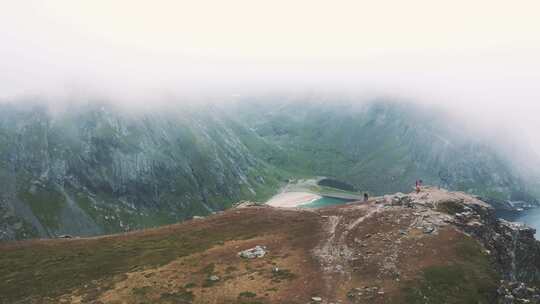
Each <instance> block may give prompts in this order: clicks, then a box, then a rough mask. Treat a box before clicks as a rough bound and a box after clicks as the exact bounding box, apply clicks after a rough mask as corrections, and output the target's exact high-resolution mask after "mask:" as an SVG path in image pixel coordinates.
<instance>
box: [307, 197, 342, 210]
mask: <svg viewBox="0 0 540 304" xmlns="http://www.w3.org/2000/svg"><path fill="white" fill-rule="evenodd" d="M350 201H351V200H346V199H341V198H335V197H328V196H323V197H321V198H320V199H318V200H316V201H313V202H311V203H309V204H305V205H302V208H321V207H326V206H333V205H341V204H345V203H348V202H350Z"/></svg>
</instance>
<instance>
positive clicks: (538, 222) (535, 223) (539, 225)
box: [516, 208, 540, 239]
mask: <svg viewBox="0 0 540 304" xmlns="http://www.w3.org/2000/svg"><path fill="white" fill-rule="evenodd" d="M516 221H518V222H523V223H525V224H527V225H529V226H531V227H533V228H535V229H536V239H538V238H539V237H540V235H539V234H538V232H539V231H540V208H535V209H531V210H527V211H524V212H523V215H522V216H520V217H518V218H517V219H516Z"/></svg>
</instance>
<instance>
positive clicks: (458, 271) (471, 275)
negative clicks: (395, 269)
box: [396, 237, 499, 304]
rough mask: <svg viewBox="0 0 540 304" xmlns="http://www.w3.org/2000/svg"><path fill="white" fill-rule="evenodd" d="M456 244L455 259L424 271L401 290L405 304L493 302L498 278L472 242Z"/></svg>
mask: <svg viewBox="0 0 540 304" xmlns="http://www.w3.org/2000/svg"><path fill="white" fill-rule="evenodd" d="M458 242H459V243H458V244H457V249H456V253H457V255H458V259H459V260H458V261H453V262H451V263H449V264H448V265H438V266H431V267H427V268H426V269H424V270H423V275H422V278H420V279H419V280H416V281H411V282H408V283H407V287H405V288H404V290H403V291H404V293H405V301H406V303H411V304H414V303H418V304H420V303H423V304H426V303H427V304H430V303H433V304H436V303H449V304H452V303H455V304H458V303H469V304H479V303H480V304H481V303H485V304H489V303H494V297H495V290H496V289H497V284H498V281H499V278H498V275H497V274H496V273H495V271H494V270H493V269H492V266H491V264H490V261H489V257H488V256H487V255H485V254H484V253H483V252H482V248H481V246H480V245H479V244H478V243H477V242H476V241H475V240H474V239H471V238H468V237H467V238H466V239H464V240H461V241H458ZM396 303H402V301H401V300H397V301H396Z"/></svg>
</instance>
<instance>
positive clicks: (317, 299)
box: [311, 297, 322, 303]
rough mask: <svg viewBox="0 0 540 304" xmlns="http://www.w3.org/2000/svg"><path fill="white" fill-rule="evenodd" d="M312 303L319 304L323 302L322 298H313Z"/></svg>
mask: <svg viewBox="0 0 540 304" xmlns="http://www.w3.org/2000/svg"><path fill="white" fill-rule="evenodd" d="M311 301H313V302H317V303H318V302H322V298H321V297H312V298H311Z"/></svg>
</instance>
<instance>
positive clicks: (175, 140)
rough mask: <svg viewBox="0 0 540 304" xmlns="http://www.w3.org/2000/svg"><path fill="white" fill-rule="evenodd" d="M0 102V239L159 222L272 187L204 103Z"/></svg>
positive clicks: (271, 175)
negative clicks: (167, 106) (53, 106)
mask: <svg viewBox="0 0 540 304" xmlns="http://www.w3.org/2000/svg"><path fill="white" fill-rule="evenodd" d="M0 108H1V109H0V218H1V219H2V221H0V240H2V239H19V238H29V237H36V236H40V237H48V236H57V235H61V234H73V235H95V234H103V233H111V232H117V231H126V230H131V229H135V228H142V227H149V226H156V225H163V224H166V223H173V222H177V221H179V220H182V219H186V218H189V217H191V216H193V215H197V214H199V215H201V214H208V213H210V212H213V211H216V210H222V209H224V208H226V207H227V206H230V204H231V203H232V202H235V201H237V200H240V199H248V198H251V199H256V198H261V197H267V196H269V195H270V194H271V192H270V193H267V192H268V191H269V189H270V190H273V189H276V188H277V179H276V175H275V172H274V171H275V170H274V169H272V168H270V167H269V166H268V165H266V164H265V163H264V162H261V161H260V160H259V159H258V158H257V156H256V155H253V154H252V153H251V152H250V151H249V150H248V149H247V148H246V147H245V145H244V144H243V143H242V141H241V139H240V138H239V137H238V135H237V134H236V133H237V130H236V129H235V128H238V127H237V126H236V125H235V124H234V123H232V122H230V121H226V120H224V119H223V118H222V117H219V116H216V115H215V113H213V112H212V111H190V109H183V110H182V111H178V110H170V111H159V112H150V113H137V112H133V113H130V112H128V111H124V110H120V109H117V108H115V107H113V106H110V105H106V104H104V105H93V104H90V105H87V106H77V107H75V106H73V107H69V108H67V109H65V111H63V112H61V113H53V112H52V111H51V110H50V109H48V108H47V107H44V106H39V105H33V106H28V105H24V106H23V105H4V104H0Z"/></svg>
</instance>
